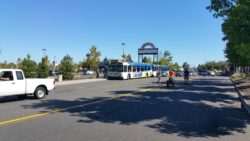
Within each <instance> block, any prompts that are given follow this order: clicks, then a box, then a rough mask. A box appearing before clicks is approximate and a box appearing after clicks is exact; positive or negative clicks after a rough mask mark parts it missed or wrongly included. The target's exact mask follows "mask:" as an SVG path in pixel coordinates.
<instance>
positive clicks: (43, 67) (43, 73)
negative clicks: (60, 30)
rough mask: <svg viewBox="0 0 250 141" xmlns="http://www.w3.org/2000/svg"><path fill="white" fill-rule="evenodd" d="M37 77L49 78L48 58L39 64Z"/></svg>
mask: <svg viewBox="0 0 250 141" xmlns="http://www.w3.org/2000/svg"><path fill="white" fill-rule="evenodd" d="M37 75H38V77H39V78H47V77H48V76H49V59H48V56H46V57H44V58H42V61H41V62H40V63H39V64H38V68H37Z"/></svg>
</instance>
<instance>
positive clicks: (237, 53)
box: [207, 0, 250, 66]
mask: <svg viewBox="0 0 250 141" xmlns="http://www.w3.org/2000/svg"><path fill="white" fill-rule="evenodd" d="M249 7H250V1H249V0H211V5H210V6H208V7H207V9H209V10H210V11H211V12H212V13H213V15H214V17H216V18H218V17H223V18H224V23H223V24H222V31H223V33H224V35H225V36H224V38H223V40H224V41H227V46H226V49H225V54H226V57H227V58H228V59H229V61H230V62H232V63H233V64H234V65H235V66H249V65H250V55H249V54H250V8H249Z"/></svg>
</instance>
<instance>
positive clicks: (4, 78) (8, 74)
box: [0, 71, 16, 96]
mask: <svg viewBox="0 0 250 141" xmlns="http://www.w3.org/2000/svg"><path fill="white" fill-rule="evenodd" d="M15 94H16V85H15V81H14V79H13V73H12V71H2V72H1V73H0V96H9V95H15Z"/></svg>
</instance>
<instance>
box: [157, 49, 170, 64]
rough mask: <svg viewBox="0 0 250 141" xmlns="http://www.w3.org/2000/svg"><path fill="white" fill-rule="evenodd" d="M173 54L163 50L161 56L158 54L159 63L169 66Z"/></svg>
mask: <svg viewBox="0 0 250 141" xmlns="http://www.w3.org/2000/svg"><path fill="white" fill-rule="evenodd" d="M172 59H173V56H172V55H171V53H170V52H169V51H164V53H163V56H160V60H159V64H160V65H166V66H170V65H171V63H172Z"/></svg>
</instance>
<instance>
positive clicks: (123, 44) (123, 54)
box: [122, 42, 126, 59]
mask: <svg viewBox="0 0 250 141" xmlns="http://www.w3.org/2000/svg"><path fill="white" fill-rule="evenodd" d="M125 45H126V44H125V43H124V42H122V56H123V59H125V58H124V57H125V53H124V46H125Z"/></svg>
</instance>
